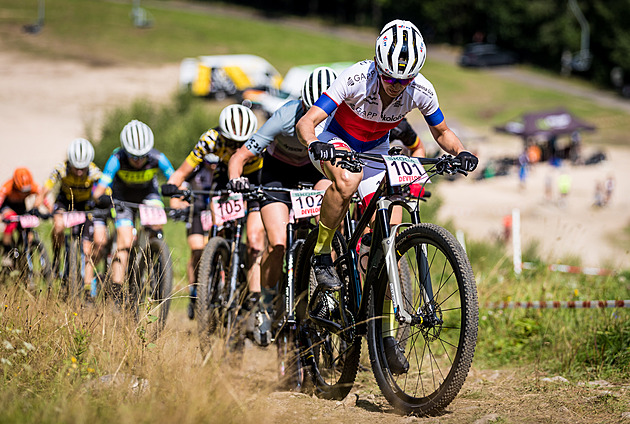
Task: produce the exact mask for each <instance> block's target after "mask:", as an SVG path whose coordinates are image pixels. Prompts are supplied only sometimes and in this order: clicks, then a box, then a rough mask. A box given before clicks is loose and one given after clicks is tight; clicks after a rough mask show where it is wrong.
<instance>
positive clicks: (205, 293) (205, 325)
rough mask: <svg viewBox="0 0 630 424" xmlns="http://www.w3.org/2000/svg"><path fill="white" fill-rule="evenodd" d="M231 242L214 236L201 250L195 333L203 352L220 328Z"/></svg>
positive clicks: (208, 349)
mask: <svg viewBox="0 0 630 424" xmlns="http://www.w3.org/2000/svg"><path fill="white" fill-rule="evenodd" d="M231 253H232V252H231V250H230V245H229V244H228V242H227V241H226V240H225V239H224V238H222V237H213V238H211V239H210V240H209V241H208V244H206V247H205V248H204V249H203V254H202V255H201V259H200V261H199V274H198V276H197V302H196V308H197V309H196V311H195V316H196V317H197V320H196V321H197V332H198V334H199V345H200V347H201V352H202V354H203V355H206V354H207V353H208V352H209V351H210V347H211V345H212V336H213V335H214V334H215V332H217V331H218V329H219V328H220V327H223V324H222V317H223V316H224V312H225V311H224V306H225V305H224V299H223V298H222V297H224V293H225V288H226V286H229V282H228V276H229V268H230V257H231Z"/></svg>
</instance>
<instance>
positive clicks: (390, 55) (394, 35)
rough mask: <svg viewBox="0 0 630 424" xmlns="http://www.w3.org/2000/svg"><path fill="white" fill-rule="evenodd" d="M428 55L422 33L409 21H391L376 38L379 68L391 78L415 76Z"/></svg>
mask: <svg viewBox="0 0 630 424" xmlns="http://www.w3.org/2000/svg"><path fill="white" fill-rule="evenodd" d="M426 57H427V50H426V47H425V45H424V40H423V39H422V34H420V31H418V28H416V26H415V25H414V24H412V23H411V22H409V21H403V20H400V19H396V20H393V21H391V22H390V23H388V24H387V25H385V26H384V27H383V29H382V30H381V34H380V35H379V36H378V38H377V39H376V64H377V66H378V70H380V72H382V73H383V74H385V75H387V76H389V77H391V78H398V79H408V78H414V77H415V76H416V75H418V74H419V73H420V69H421V68H422V65H424V60H425V59H426Z"/></svg>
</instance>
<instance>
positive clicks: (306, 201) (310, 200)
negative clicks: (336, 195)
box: [291, 190, 324, 219]
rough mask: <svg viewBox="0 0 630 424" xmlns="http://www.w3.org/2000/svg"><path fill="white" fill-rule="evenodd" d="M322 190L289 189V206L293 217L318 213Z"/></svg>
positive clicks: (322, 194) (306, 216) (320, 205)
mask: <svg viewBox="0 0 630 424" xmlns="http://www.w3.org/2000/svg"><path fill="white" fill-rule="evenodd" d="M323 197H324V190H291V206H293V213H294V214H295V219H299V218H308V217H309V216H316V215H319V211H320V209H321V208H322V198H323Z"/></svg>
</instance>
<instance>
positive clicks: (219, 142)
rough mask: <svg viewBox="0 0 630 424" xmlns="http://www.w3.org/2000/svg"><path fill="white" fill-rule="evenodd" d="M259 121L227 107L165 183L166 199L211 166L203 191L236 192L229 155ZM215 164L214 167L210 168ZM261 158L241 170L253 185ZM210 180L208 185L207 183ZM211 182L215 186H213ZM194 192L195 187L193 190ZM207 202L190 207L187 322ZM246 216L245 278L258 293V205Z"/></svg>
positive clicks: (252, 204)
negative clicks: (228, 169)
mask: <svg viewBox="0 0 630 424" xmlns="http://www.w3.org/2000/svg"><path fill="white" fill-rule="evenodd" d="M257 126H258V119H257V118H256V115H255V114H254V112H252V110H251V109H249V108H247V107H245V106H243V105H238V104H234V105H229V106H227V107H226V108H225V109H223V110H222V111H221V114H220V115H219V125H218V126H217V127H215V128H210V129H209V130H208V131H206V132H205V133H203V134H202V135H201V137H200V138H199V141H198V142H197V144H196V145H195V147H194V148H193V150H192V151H191V152H190V154H189V155H188V157H186V160H185V161H184V162H183V163H182V164H181V165H180V167H179V168H177V170H176V171H175V173H174V174H173V175H171V177H170V178H169V179H168V183H167V185H165V186H163V188H162V190H163V193H164V194H165V195H168V194H171V193H172V192H174V190H176V189H177V188H178V187H181V188H184V186H182V183H184V181H185V180H194V179H195V178H197V176H199V173H200V172H201V173H207V172H208V169H207V168H208V167H211V166H214V168H215V169H213V170H212V171H213V173H212V174H211V175H209V176H206V177H203V175H202V177H203V178H204V179H205V180H206V181H205V183H204V187H200V188H202V189H207V187H208V186H210V184H211V185H212V187H214V188H216V189H218V190H221V189H225V188H227V189H230V190H235V189H236V187H235V186H233V185H232V184H231V182H230V181H229V180H228V174H227V164H228V161H229V160H230V157H231V156H232V154H233V153H234V152H235V151H236V150H237V149H238V148H239V147H241V145H242V144H243V143H244V142H245V141H247V140H248V139H249V138H250V137H251V135H252V134H253V133H254V132H255V131H256V128H257ZM212 164H214V165H212ZM261 168H262V159H261V158H252V159H251V160H249V161H247V163H246V164H245V167H244V173H245V176H246V178H248V179H249V181H251V182H252V183H254V184H259V183H260V169H261ZM208 179H209V181H208ZM212 180H214V182H212ZM193 188H194V187H193ZM208 203H209V199H208V198H205V199H200V203H197V204H195V205H193V207H194V212H193V222H192V225H191V227H190V228H188V229H187V233H188V245H189V247H190V249H191V258H190V263H189V265H188V269H189V272H188V279H189V282H190V284H191V286H190V287H191V297H190V299H191V300H190V304H189V307H188V316H189V318H191V319H193V318H194V311H195V308H194V305H195V302H196V299H197V297H196V296H197V294H196V284H197V266H198V265H199V260H200V259H201V255H202V253H203V248H204V246H205V241H204V231H203V228H202V226H201V211H202V210H204V209H206V207H207V205H208ZM171 207H173V208H181V207H185V205H184V204H183V202H182V201H181V200H180V199H177V198H172V199H171ZM247 209H248V214H247V223H246V232H247V249H248V254H249V258H250V259H251V261H250V264H251V267H250V269H249V272H248V274H247V281H248V285H249V290H250V291H253V292H260V254H261V252H262V250H263V249H264V248H265V244H264V243H265V238H264V228H263V225H262V221H261V219H260V206H259V205H258V202H253V201H250V202H248V204H247Z"/></svg>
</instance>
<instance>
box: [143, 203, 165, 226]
mask: <svg viewBox="0 0 630 424" xmlns="http://www.w3.org/2000/svg"><path fill="white" fill-rule="evenodd" d="M138 211H139V212H140V224H142V225H143V226H149V225H164V224H166V212H165V211H164V208H162V207H159V206H148V205H139V206H138Z"/></svg>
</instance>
